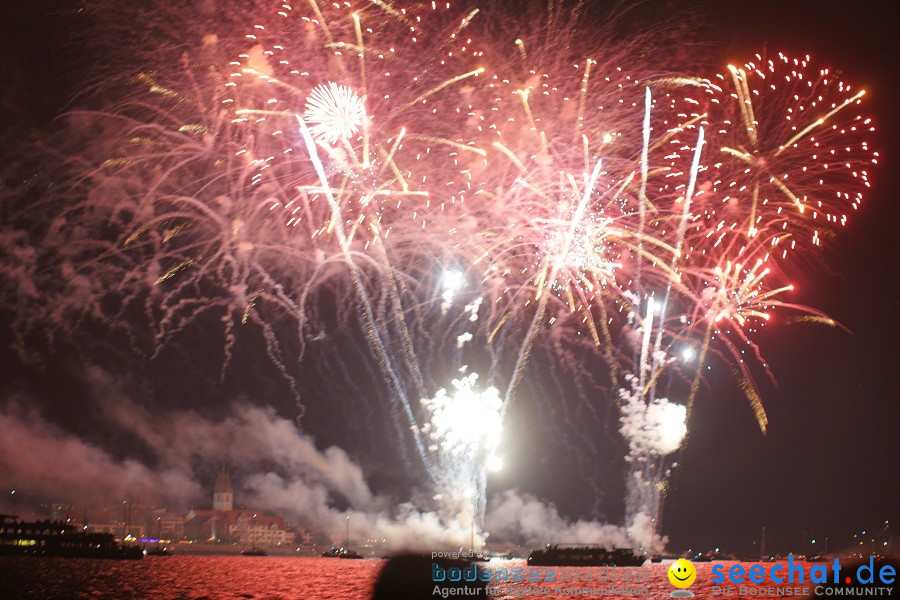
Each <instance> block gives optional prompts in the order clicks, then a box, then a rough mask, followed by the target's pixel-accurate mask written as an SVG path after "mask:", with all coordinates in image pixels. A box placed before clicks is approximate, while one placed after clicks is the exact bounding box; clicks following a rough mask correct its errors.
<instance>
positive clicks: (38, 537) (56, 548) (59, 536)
mask: <svg viewBox="0 0 900 600" xmlns="http://www.w3.org/2000/svg"><path fill="white" fill-rule="evenodd" d="M0 556H59V557H66V558H110V559H129V560H136V559H141V558H144V551H143V550H142V549H141V548H139V547H137V546H128V545H120V544H119V543H118V542H116V538H115V536H113V534H111V533H87V532H85V531H79V530H77V529H75V527H73V526H71V525H69V524H67V523H60V522H57V521H49V520H47V521H21V520H19V519H18V518H17V517H15V516H12V515H0Z"/></svg>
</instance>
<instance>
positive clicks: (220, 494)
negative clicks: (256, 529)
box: [213, 468, 234, 510]
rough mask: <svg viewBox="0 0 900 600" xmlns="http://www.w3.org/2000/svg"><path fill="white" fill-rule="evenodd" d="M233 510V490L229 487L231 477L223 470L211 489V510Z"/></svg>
mask: <svg viewBox="0 0 900 600" xmlns="http://www.w3.org/2000/svg"><path fill="white" fill-rule="evenodd" d="M233 508H234V490H233V489H232V487H231V477H229V476H228V473H226V472H225V469H224V468H223V469H222V470H221V471H219V476H218V477H216V485H215V487H214V488H213V510H232V509H233Z"/></svg>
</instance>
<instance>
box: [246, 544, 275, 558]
mask: <svg viewBox="0 0 900 600" xmlns="http://www.w3.org/2000/svg"><path fill="white" fill-rule="evenodd" d="M241 555H242V556H268V555H269V553H268V552H266V551H265V550H263V549H262V548H257V547H256V546H253V547H252V548H250V549H249V550H241Z"/></svg>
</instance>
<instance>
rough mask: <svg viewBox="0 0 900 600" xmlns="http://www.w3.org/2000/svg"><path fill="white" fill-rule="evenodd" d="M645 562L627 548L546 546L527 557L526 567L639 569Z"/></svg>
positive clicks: (571, 545) (641, 557) (574, 545)
mask: <svg viewBox="0 0 900 600" xmlns="http://www.w3.org/2000/svg"><path fill="white" fill-rule="evenodd" d="M646 560H647V557H645V556H643V555H637V554H635V553H634V552H633V551H632V550H629V549H628V548H613V549H612V550H607V549H606V548H604V547H603V546H579V545H576V544H555V545H550V544H547V547H546V548H544V549H543V550H534V551H533V552H532V553H531V554H529V555H528V565H529V566H539V567H553V566H560V567H601V566H605V565H610V566H615V567H640V566H641V565H643V564H644V562H646Z"/></svg>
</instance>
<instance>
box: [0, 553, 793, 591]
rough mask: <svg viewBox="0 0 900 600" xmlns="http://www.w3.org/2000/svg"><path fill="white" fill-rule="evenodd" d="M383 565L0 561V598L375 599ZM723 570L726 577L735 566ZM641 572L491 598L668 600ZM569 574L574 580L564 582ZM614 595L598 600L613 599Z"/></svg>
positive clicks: (213, 559) (186, 559)
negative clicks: (590, 593)
mask: <svg viewBox="0 0 900 600" xmlns="http://www.w3.org/2000/svg"><path fill="white" fill-rule="evenodd" d="M383 564H384V561H380V560H373V559H366V560H341V559H337V558H298V557H279V556H267V557H246V556H184V555H176V556H169V557H148V558H145V559H144V560H139V561H115V560H95V559H65V558H27V557H21V558H0V598H3V599H4V600H5V599H6V598H10V599H17V598H41V599H44V598H59V599H63V598H65V599H69V598H91V599H98V598H116V599H118V598H154V599H155V598H160V599H172V600H175V599H177V600H188V599H190V600H200V599H209V600H226V599H228V600H230V599H245V598H247V599H261V600H363V599H366V598H369V596H370V593H371V590H372V587H373V585H374V583H375V579H376V577H377V576H378V573H379V570H380V568H381V566H382V565H383ZM725 564H726V567H725V569H726V572H727V569H728V566H729V565H730V563H725ZM695 566H696V567H697V581H696V583H695V584H694V585H693V586H691V591H692V592H694V594H695V595H696V597H698V598H712V597H713V589H712V587H713V584H712V582H711V577H712V572H711V571H712V565H711V564H710V563H700V564H697V565H695ZM488 567H489V568H497V569H508V570H511V569H515V568H523V567H525V561H523V560H496V559H495V560H493V561H491V563H489V565H488ZM643 568H644V569H647V570H648V572H647V576H646V578H644V577H641V578H640V579H645V580H644V581H641V580H635V581H622V579H623V577H617V579H618V581H615V582H614V581H609V580H608V581H580V582H575V581H566V580H565V579H575V576H574V572H575V571H577V570H578V569H566V568H559V567H557V568H556V573H557V574H558V575H557V581H555V582H543V581H538V582H527V581H526V582H520V583H515V584H507V583H501V584H492V589H498V588H499V589H501V590H502V591H503V595H500V596H492V599H500V600H503V599H511V598H541V599H544V600H547V599H562V598H572V597H573V596H572V590H568V591H567V592H566V591H564V592H562V593H555V592H556V590H557V588H559V587H561V588H573V587H581V588H595V589H596V588H607V589H608V587H609V586H611V585H613V586H617V587H619V588H620V590H621V591H619V593H618V596H613V597H619V598H623V597H624V598H628V597H644V598H668V597H669V593H670V592H671V591H673V590H674V588H673V587H672V585H671V584H670V583H669V581H668V578H667V576H666V569H667V568H668V565H666V564H662V565H660V564H653V565H648V566H647V567H643ZM542 569H546V568H542ZM634 570H635V569H633V568H623V569H617V570H616V571H622V574H623V575H625V572H626V571H630V572H631V573H634ZM566 573H568V574H569V576H571V577H566ZM628 577H629V578H632V577H634V575H629V576H628ZM768 585H770V586H771V585H772V584H771V583H770V584H768ZM749 587H751V588H760V587H764V586H756V585H750V586H749ZM529 588H530V589H529ZM622 588H624V589H622ZM626 590H628V591H626ZM623 592H624V593H623ZM608 594H609V592H607V593H606V594H603V595H602V596H599V595H597V596H595V597H610V596H609V595H608ZM753 595H754V596H756V594H753ZM439 597H440V596H435V598H439ZM732 597H737V596H732ZM794 597H795V598H796V597H797V596H794ZM422 600H428V599H426V598H423V599H422Z"/></svg>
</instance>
